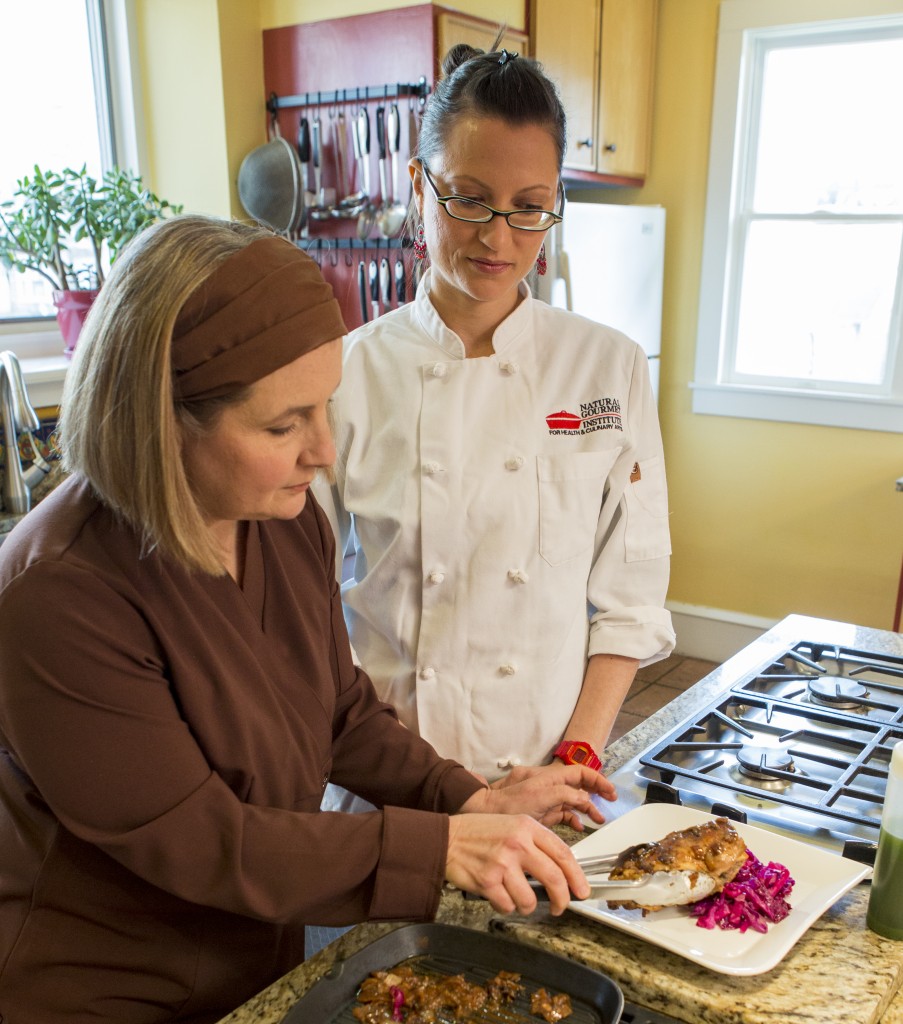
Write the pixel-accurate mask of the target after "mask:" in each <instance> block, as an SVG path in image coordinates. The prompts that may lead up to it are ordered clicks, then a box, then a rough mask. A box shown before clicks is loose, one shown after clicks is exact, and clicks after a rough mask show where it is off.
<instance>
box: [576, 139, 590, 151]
mask: <svg viewBox="0 0 903 1024" xmlns="http://www.w3.org/2000/svg"><path fill="white" fill-rule="evenodd" d="M592 145H593V140H592V139H577V149H580V147H581V146H586V147H587V149H591V148H592Z"/></svg>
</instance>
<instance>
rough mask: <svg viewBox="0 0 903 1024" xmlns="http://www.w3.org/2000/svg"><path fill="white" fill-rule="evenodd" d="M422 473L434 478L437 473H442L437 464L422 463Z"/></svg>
mask: <svg viewBox="0 0 903 1024" xmlns="http://www.w3.org/2000/svg"><path fill="white" fill-rule="evenodd" d="M423 472H424V473H426V475H427V476H435V475H436V474H437V473H441V472H442V467H441V466H440V465H439V463H438V462H424V464H423Z"/></svg>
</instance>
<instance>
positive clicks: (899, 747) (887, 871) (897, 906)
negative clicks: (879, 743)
mask: <svg viewBox="0 0 903 1024" xmlns="http://www.w3.org/2000/svg"><path fill="white" fill-rule="evenodd" d="M865 923H866V924H867V925H868V926H869V928H871V929H872V931H873V932H877V933H878V934H879V935H883V936H884V937H885V938H886V939H903V740H900V741H899V742H898V743H897V744H896V745H895V746H894V749H893V751H892V753H891V756H890V767H889V769H888V773H887V790H886V792H885V794H884V810H883V812H882V814H881V833H880V834H879V836H878V853H877V855H876V856H875V872H874V875H873V876H872V891H871V895H870V896H869V909H868V914H867V915H866V919H865Z"/></svg>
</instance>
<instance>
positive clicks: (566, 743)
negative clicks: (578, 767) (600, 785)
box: [552, 740, 602, 771]
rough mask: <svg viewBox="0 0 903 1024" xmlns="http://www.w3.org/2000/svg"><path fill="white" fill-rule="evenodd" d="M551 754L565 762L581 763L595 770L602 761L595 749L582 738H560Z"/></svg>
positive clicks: (600, 765)
mask: <svg viewBox="0 0 903 1024" xmlns="http://www.w3.org/2000/svg"><path fill="white" fill-rule="evenodd" d="M552 756H553V757H557V758H559V759H560V760H562V761H564V763H565V764H582V765H585V766H586V767H587V768H593V769H595V771H600V770H601V768H602V762H601V761H600V760H599V757H598V755H597V754H596V752H595V750H593V748H592V747H591V746H590V745H589V744H588V743H584V742H583V741H582V740H562V741H561V742H560V743H559V744H558V746H557V747H556V748H555V753H554V754H553V755H552Z"/></svg>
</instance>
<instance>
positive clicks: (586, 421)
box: [546, 398, 622, 434]
mask: <svg viewBox="0 0 903 1024" xmlns="http://www.w3.org/2000/svg"><path fill="white" fill-rule="evenodd" d="M546 425H547V426H548V428H549V433H550V434H592V433H593V432H594V431H596V430H621V429H622V427H621V403H620V402H619V401H618V400H617V398H597V399H596V400H595V401H593V402H581V403H580V415H579V416H578V415H577V414H576V413H575V412H568V411H567V410H566V409H561V410H560V411H559V412H553V413H550V414H549V415H548V416H546Z"/></svg>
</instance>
